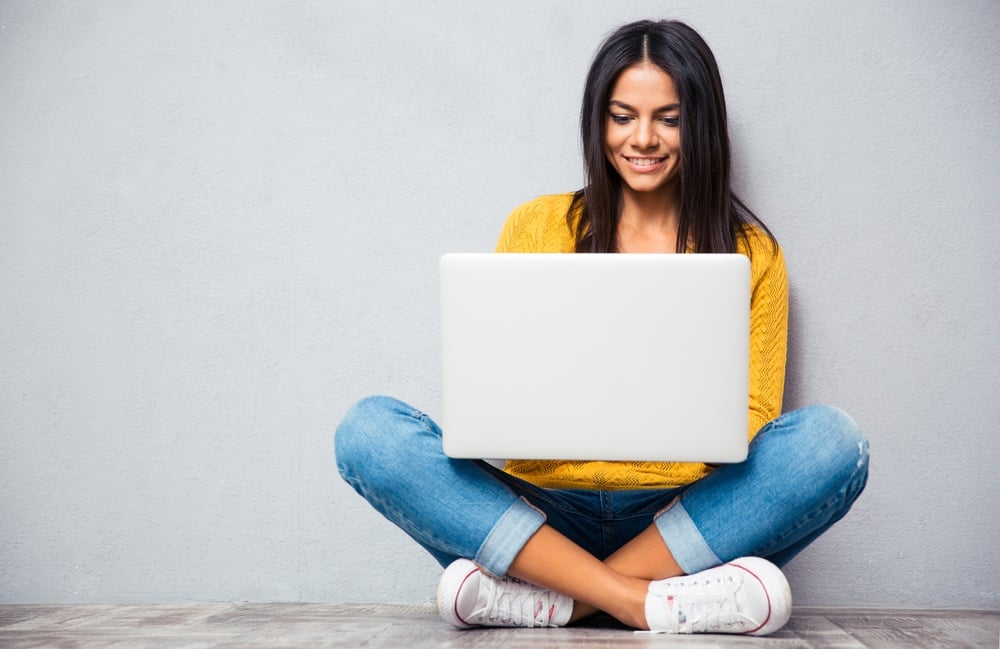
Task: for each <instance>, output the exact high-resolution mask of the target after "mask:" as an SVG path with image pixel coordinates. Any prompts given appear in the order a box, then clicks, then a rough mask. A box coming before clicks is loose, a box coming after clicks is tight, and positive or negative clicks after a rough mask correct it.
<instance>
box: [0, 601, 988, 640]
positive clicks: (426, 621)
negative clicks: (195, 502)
mask: <svg viewBox="0 0 1000 649" xmlns="http://www.w3.org/2000/svg"><path fill="white" fill-rule="evenodd" d="M611 646H613V647H616V648H617V647H626V648H627V647H681V648H683V649H708V648H712V649H715V648H719V647H760V648H766V647H785V648H789V649H791V648H792V647H796V648H816V649H820V648H823V649H833V648H837V649H863V648H865V647H869V648H872V649H888V648H897V647H898V648H900V649H902V648H906V649H931V648H934V649H939V648H951V647H962V648H964V647H976V648H981V649H997V648H998V647H1000V611H993V612H983V611H914V610H907V611H885V610H870V609H818V608H801V609H795V613H794V615H793V616H792V619H791V621H790V622H789V623H788V625H787V626H786V627H785V628H784V629H782V630H781V631H780V632H778V633H777V634H775V635H773V636H770V637H768V638H743V637H734V636H723V635H715V636H709V635H700V636H666V635H643V634H635V633H633V632H632V631H630V630H628V629H624V628H621V627H619V626H617V625H615V624H614V623H613V621H612V620H611V619H610V618H598V619H595V620H594V621H593V622H591V623H590V624H588V625H587V626H576V627H571V628H566V629H535V630H529V629H477V630H472V631H457V630H453V629H451V628H450V627H448V626H447V625H445V623H444V622H442V621H441V619H440V618H439V617H438V616H437V614H436V613H435V612H434V610H433V608H431V607H430V606H406V605H387V604H377V605H358V604H182V605H158V606H99V605H78V606H0V647H3V648H5V649H6V648H8V647H10V648H21V647H24V648H26V647H67V648H68V647H80V648H86V649H97V648H98V647H100V648H102V649H104V648H108V647H112V648H118V647H121V648H124V647H129V648H132V647H136V648H143V647H148V648H150V649H160V648H166V647H170V648H174V647H178V648H180V647H183V648H190V649H196V648H198V649H200V648H203V647H212V648H213V649H223V648H230V647H231V648H237V647H239V648H241V649H242V648H248V649H254V648H261V649H264V648H267V649H275V648H277V647H294V648H296V649H299V648H312V647H335V648H346V647H370V648H375V649H419V648H421V647H478V648H498V647H504V648H508V647H510V648H514V649H517V648H525V649H527V648H534V649H542V648H545V649H559V648H568V647H611Z"/></svg>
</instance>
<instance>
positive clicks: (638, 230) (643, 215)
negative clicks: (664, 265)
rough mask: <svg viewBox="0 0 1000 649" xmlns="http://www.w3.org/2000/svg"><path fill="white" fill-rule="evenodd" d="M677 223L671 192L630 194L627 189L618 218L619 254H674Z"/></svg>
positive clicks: (677, 215) (677, 216) (675, 207)
mask: <svg viewBox="0 0 1000 649" xmlns="http://www.w3.org/2000/svg"><path fill="white" fill-rule="evenodd" d="M664 189H667V188H664ZM679 224H680V215H679V214H678V211H677V202H676V201H675V200H673V193H672V192H671V193H666V192H630V191H628V190H627V189H626V191H625V192H624V194H623V196H622V209H621V214H620V215H619V218H618V251H619V252H676V251H677V227H678V225H679Z"/></svg>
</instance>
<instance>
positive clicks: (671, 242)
mask: <svg viewBox="0 0 1000 649" xmlns="http://www.w3.org/2000/svg"><path fill="white" fill-rule="evenodd" d="M581 126H582V136H583V152H584V162H585V168H586V185H585V187H584V188H583V189H581V190H580V191H578V192H576V193H575V194H567V195H557V196H545V197H542V198H539V199H536V200H534V201H532V202H529V203H527V204H525V205H523V206H522V207H520V208H518V209H517V210H515V212H514V213H513V214H512V215H511V216H510V218H509V219H508V221H507V223H506V225H505V227H504V229H503V232H502V234H501V235H500V241H499V243H498V245H497V251H498V252H566V253H572V252H578V253H586V252H618V253H641V252H658V253H672V252H676V253H703V252H705V253H712V252H739V253H743V254H745V255H747V256H748V257H749V258H750V260H751V276H752V279H751V281H752V294H751V295H752V297H751V313H750V321H751V325H750V326H751V331H750V336H751V345H750V349H751V358H750V394H749V404H750V408H749V430H748V435H749V437H750V439H751V443H750V450H749V456H748V459H747V460H746V461H745V462H742V463H739V464H729V465H723V466H717V467H716V466H708V465H705V464H697V463H672V462H662V463H654V462H642V463H623V462H533V461H511V462H508V463H507V464H506V466H505V468H504V470H503V471H501V470H498V469H495V468H493V467H492V466H490V465H488V464H486V463H483V462H477V461H469V460H453V459H449V458H447V457H446V456H445V455H444V453H443V452H442V450H441V437H440V435H441V431H440V429H439V428H438V426H437V425H436V424H435V423H434V422H433V421H431V419H430V418H428V417H427V415H425V414H423V413H421V412H420V411H418V410H416V409H414V408H412V407H411V406H408V405H406V404H404V403H401V402H399V401H396V400H394V399H390V398H387V397H372V398H368V399H365V400H363V401H361V402H359V403H358V404H356V405H355V406H354V407H353V408H352V409H351V410H350V411H349V412H348V413H347V415H346V416H345V418H344V421H343V422H342V423H341V425H340V427H339V428H338V430H337V434H336V439H335V445H336V454H337V463H338V468H339V470H340V473H341V475H342V476H343V477H344V479H345V480H347V482H349V483H350V484H351V485H352V486H353V487H354V488H355V489H356V490H357V492H358V493H359V494H361V495H362V496H363V497H364V498H365V499H366V500H368V501H369V502H370V503H371V504H372V505H373V506H374V507H375V508H376V509H377V510H378V511H379V512H381V513H382V514H383V515H385V516H386V517H387V518H388V519H389V520H391V521H392V522H393V523H395V524H396V525H398V526H399V527H400V528H402V529H403V530H404V531H405V532H406V533H407V534H409V535H410V536H411V537H413V539H414V540H416V541H417V542H418V543H420V544H421V545H422V546H423V547H424V548H426V549H427V550H428V551H429V552H430V553H431V554H432V555H433V556H434V557H435V558H436V559H437V560H438V561H439V562H440V563H441V565H442V566H447V568H446V570H445V571H444V574H443V575H442V578H441V582H440V585H439V587H438V593H437V602H438V608H439V611H440V613H441V615H442V617H443V618H444V619H445V620H447V621H448V622H450V623H452V624H454V625H455V626H457V627H460V628H467V627H473V626H559V625H565V624H569V623H572V622H574V621H576V620H580V619H582V618H584V617H587V616H589V615H591V614H593V613H595V612H597V611H604V612H606V613H608V614H610V615H612V616H614V617H615V618H617V619H618V620H620V621H621V622H623V623H624V624H626V625H629V626H631V627H635V628H637V629H650V630H654V631H665V632H672V633H690V632H716V633H749V634H756V635H765V634H768V633H771V632H773V631H776V630H777V629H779V628H781V626H782V625H784V623H785V622H786V621H787V620H788V617H789V615H790V611H791V595H790V592H789V589H788V583H787V581H786V580H785V578H784V576H783V575H782V573H781V570H780V569H779V567H778V566H781V565H783V564H784V563H786V562H787V561H789V560H790V559H791V558H792V557H794V556H795V555H796V554H797V553H798V552H799V551H800V550H802V549H803V548H804V547H805V546H806V545H808V544H809V543H810V542H812V541H813V540H814V539H816V538H817V537H818V536H819V535H820V534H822V533H823V532H824V531H825V530H826V529H827V528H829V527H830V526H831V525H833V523H835V522H836V521H837V520H839V519H840V518H841V517H842V516H844V514H846V513H847V511H848V509H849V508H850V507H851V504H852V503H853V502H854V500H855V499H856V498H857V497H858V495H859V494H860V493H861V491H862V489H863V488H864V485H865V481H866V478H867V474H868V445H867V442H866V440H865V439H864V437H863V436H862V435H861V433H860V432H859V431H858V428H857V426H856V425H855V424H854V422H853V421H852V420H851V419H850V418H849V417H848V416H847V415H845V414H844V413H843V412H841V411H839V410H836V409H833V408H829V407H823V406H813V407H808V408H803V409H800V410H795V411H793V412H788V413H785V414H781V398H782V390H783V385H784V372H785V346H786V338H787V309H788V298H787V280H786V276H785V266H784V259H783V257H782V253H781V249H780V248H779V247H778V244H777V242H776V241H775V240H774V238H773V237H772V236H771V234H770V233H769V231H768V230H767V229H766V228H765V227H764V226H763V224H762V223H761V222H760V221H759V220H758V219H757V218H756V217H755V216H754V215H753V214H752V213H751V212H750V210H749V209H748V208H747V207H746V206H745V205H744V204H743V203H742V202H740V200H739V199H738V198H737V197H736V196H735V195H734V194H733V193H732V191H731V189H730V154H729V136H728V132H727V124H726V107H725V100H724V97H723V91H722V84H721V81H720V78H719V72H718V68H717V66H716V63H715V59H714V57H713V55H712V53H711V51H710V50H709V48H708V45H707V44H706V43H705V41H704V40H702V38H701V37H700V36H699V35H698V34H697V33H696V32H695V31H694V30H693V29H691V28H690V27H688V26H687V25H684V24H683V23H679V22H667V21H662V22H650V21H642V22H637V23H633V24H629V25H625V26H624V27H621V28H620V29H618V30H617V31H615V32H614V33H613V34H611V36H610V37H608V39H607V40H606V41H605V42H604V43H603V45H602V46H601V48H600V49H599V51H598V53H597V55H596V58H595V60H594V62H593V65H592V67H591V69H590V73H589V75H588V77H587V84H586V88H585V91H584V97H583V109H582V115H581ZM650 299H658V298H657V297H656V296H650ZM608 351H609V353H610V352H611V351H613V350H610V349H609V350H608ZM613 432H614V431H609V434H613Z"/></svg>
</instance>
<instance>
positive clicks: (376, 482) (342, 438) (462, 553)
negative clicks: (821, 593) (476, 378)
mask: <svg viewBox="0 0 1000 649" xmlns="http://www.w3.org/2000/svg"><path fill="white" fill-rule="evenodd" d="M334 445H335V448H336V454H337V468H338V469H339V471H340V475H341V476H343V478H344V480H346V481H347V482H348V483H349V484H350V485H351V486H352V487H354V489H355V490H356V491H357V492H358V493H359V494H361V496H362V497H363V498H364V499H365V500H367V501H368V502H369V503H371V505H372V506H373V507H375V509H377V510H378V511H379V512H381V513H382V515H384V516H385V517H386V518H388V519H389V520H390V521H392V522H393V523H395V524H396V525H397V526H399V527H400V528H401V529H402V530H403V531H404V532H406V533H407V534H409V535H410V536H411V537H412V538H413V539H414V540H416V541H417V543H419V544H420V545H422V546H423V547H424V548H426V549H427V551H429V552H430V553H431V554H432V555H433V556H434V557H435V558H436V559H437V560H438V561H439V562H440V563H441V565H442V566H446V565H448V564H449V563H451V562H452V561H454V560H455V559H457V558H460V557H465V558H468V559H472V560H474V561H475V562H476V563H477V564H478V565H479V566H480V567H482V568H483V569H485V570H487V571H488V572H490V573H492V574H494V575H498V576H503V575H506V574H507V570H508V568H509V567H510V564H511V562H512V561H513V560H514V557H515V556H517V554H518V553H519V552H520V551H521V548H523V547H524V545H525V543H527V542H528V539H530V538H531V536H532V535H533V534H534V533H535V532H536V531H537V530H538V528H539V527H541V526H542V524H543V523H547V524H548V525H550V526H552V527H553V528H555V529H556V530H558V531H559V532H561V533H562V534H564V535H565V536H567V537H568V538H569V539H571V540H572V541H573V542H575V543H576V544H577V545H579V546H581V547H582V548H584V549H585V550H587V551H588V552H590V553H591V554H593V555H594V556H595V557H597V558H599V559H602V560H603V559H605V558H606V557H607V556H609V555H610V554H611V553H613V552H614V551H615V550H617V549H618V548H620V547H621V546H622V545H624V544H625V543H627V542H628V541H629V540H631V539H632V538H633V537H635V536H636V535H637V534H639V532H641V531H642V530H644V529H646V528H647V527H649V526H650V525H652V524H655V525H656V527H657V529H658V530H659V532H660V534H661V535H662V537H663V540H664V541H665V542H666V544H667V547H668V548H670V551H671V553H672V554H673V556H674V559H675V560H676V561H677V563H678V565H680V567H681V568H682V569H683V570H684V571H685V572H686V573H689V574H690V573H693V572H698V571H700V570H704V569H706V568H710V567H712V566H716V565H719V564H721V563H725V562H726V561H729V560H732V559H735V558H736V557H740V556H747V555H753V556H759V557H765V558H767V559H770V560H771V561H773V562H774V563H776V564H778V565H779V566H780V565H783V564H785V563H786V562H788V561H789V560H790V559H791V558H792V557H794V556H795V555H796V554H797V553H798V552H799V551H800V550H802V549H803V548H804V547H805V546H806V545H808V544H809V543H811V542H812V541H813V540H814V539H816V538H817V537H818V536H819V535H820V534H822V533H823V532H824V531H825V530H826V529H827V528H829V527H830V526H831V525H833V524H834V523H835V522H837V521H838V520H839V519H840V518H842V517H843V516H844V514H846V513H847V511H848V509H850V507H851V504H852V503H853V502H854V500H855V499H856V498H857V497H858V495H859V494H860V493H861V491H862V490H863V489H864V486H865V481H866V480H867V477H868V442H867V440H866V439H865V438H864V437H863V436H862V435H861V433H860V431H859V430H858V428H857V425H856V424H855V423H854V421H853V420H852V419H851V418H850V417H848V416H847V415H846V414H844V413H843V412H841V411H840V410H837V409H834V408H829V407H825V406H811V407H807V408H802V409H799V410H795V411H793V412H789V413H786V414H784V415H781V416H780V417H778V418H777V419H775V420H774V421H772V422H770V423H768V424H767V425H766V426H764V428H762V429H761V431H760V432H759V433H758V434H757V436H756V437H755V438H754V440H753V441H752V442H751V444H750V451H749V456H748V458H747V460H746V461H744V462H742V463H739V464H726V465H723V466H720V467H719V468H718V469H716V470H715V471H714V472H713V473H711V474H710V475H708V476H706V477H705V478H702V479H701V480H698V481H697V482H695V483H693V484H690V485H687V486H685V487H681V488H678V489H641V490H632V491H597V490H580V489H542V488H540V487H536V486H535V485H532V484H530V483H528V482H525V481H524V480H521V479H518V478H515V477H513V476H510V475H507V474H506V473H504V472H503V471H501V470H499V469H497V468H495V467H493V466H491V465H489V464H487V463H486V462H482V461H478V460H459V459H452V458H449V457H447V456H445V454H444V452H443V451H442V450H441V429H440V428H439V427H438V426H437V424H435V423H434V422H433V421H432V420H431V419H430V417H428V416H427V415H425V414H424V413H422V412H420V411H419V410H416V409H415V408H412V407H411V406H409V405H407V404H405V403H403V402H401V401H397V400H395V399H392V398H389V397H369V398H367V399H363V400H362V401H360V402H358V403H357V404H356V405H354V406H353V407H352V408H351V409H350V410H349V411H348V412H347V414H346V415H345V417H344V420H343V422H341V424H340V426H339V427H338V429H337V433H336V437H335V439H334Z"/></svg>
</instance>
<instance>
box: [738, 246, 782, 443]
mask: <svg viewBox="0 0 1000 649" xmlns="http://www.w3.org/2000/svg"><path fill="white" fill-rule="evenodd" d="M747 246H748V248H749V252H750V259H751V293H750V412H749V433H748V437H749V439H753V437H754V436H755V435H756V434H757V432H758V431H759V430H760V429H761V427H763V426H764V424H766V423H767V422H769V421H771V420H772V419H774V418H776V417H777V416H778V415H780V414H781V400H782V397H783V395H784V389H785V357H786V353H787V348H788V276H787V274H786V272H785V257H784V255H783V254H782V252H781V248H780V247H778V245H777V244H776V243H773V242H772V241H771V240H770V239H769V238H768V237H767V236H766V235H764V234H762V233H760V232H757V231H755V232H751V233H749V235H748V239H747Z"/></svg>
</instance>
